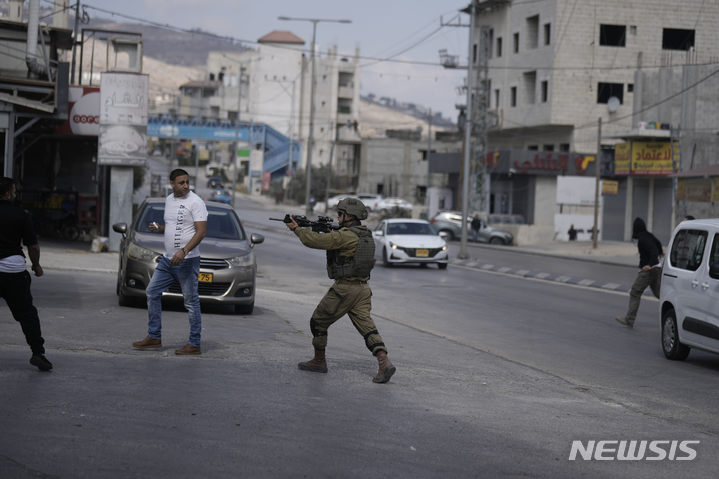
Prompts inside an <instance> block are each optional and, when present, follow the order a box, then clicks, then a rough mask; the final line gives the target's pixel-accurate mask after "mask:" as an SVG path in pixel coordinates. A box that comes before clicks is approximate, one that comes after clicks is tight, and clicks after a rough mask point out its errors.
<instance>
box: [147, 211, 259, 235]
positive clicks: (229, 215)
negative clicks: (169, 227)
mask: <svg viewBox="0 0 719 479" xmlns="http://www.w3.org/2000/svg"><path fill="white" fill-rule="evenodd" d="M164 217H165V205H164V204H163V203H154V204H148V205H147V207H145V209H144V210H143V211H142V216H141V217H140V220H139V221H138V222H137V231H138V232H140V233H149V232H150V223H152V222H153V221H154V222H156V223H158V224H164V223H165V219H164ZM206 237H207V238H216V239H225V240H244V239H245V233H244V231H243V229H242V226H241V225H240V221H239V220H238V219H237V215H235V214H234V212H233V211H232V210H228V209H225V208H214V207H212V206H209V205H208V206H207V236H206Z"/></svg>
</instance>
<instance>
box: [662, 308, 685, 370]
mask: <svg viewBox="0 0 719 479" xmlns="http://www.w3.org/2000/svg"><path fill="white" fill-rule="evenodd" d="M662 350H663V351H664V356H666V357H667V358H668V359H674V360H679V361H682V360H684V359H686V358H687V356H689V351H690V348H689V346H685V345H684V344H682V343H681V342H679V330H678V329H677V318H676V313H675V312H674V310H673V309H668V310H667V311H665V312H664V314H663V315H662Z"/></svg>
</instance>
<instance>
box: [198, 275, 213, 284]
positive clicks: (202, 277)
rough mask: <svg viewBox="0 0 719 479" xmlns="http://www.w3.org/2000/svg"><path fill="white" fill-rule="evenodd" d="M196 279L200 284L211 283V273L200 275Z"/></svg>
mask: <svg viewBox="0 0 719 479" xmlns="http://www.w3.org/2000/svg"><path fill="white" fill-rule="evenodd" d="M197 279H198V280H199V281H200V282H202V283H212V273H200V275H199V277H198V278H197Z"/></svg>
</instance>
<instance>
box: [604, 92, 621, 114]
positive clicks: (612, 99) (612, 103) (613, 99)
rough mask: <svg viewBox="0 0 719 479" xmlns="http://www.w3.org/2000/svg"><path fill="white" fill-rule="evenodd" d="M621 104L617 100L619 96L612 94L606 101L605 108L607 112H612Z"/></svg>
mask: <svg viewBox="0 0 719 479" xmlns="http://www.w3.org/2000/svg"><path fill="white" fill-rule="evenodd" d="M621 104H622V102H621V101H619V98H617V97H615V96H613V97H610V98H609V100H608V101H607V108H608V109H609V113H614V112H615V111H617V110H619V106H620V105H621Z"/></svg>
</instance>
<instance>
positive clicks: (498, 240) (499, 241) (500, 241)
mask: <svg viewBox="0 0 719 479" xmlns="http://www.w3.org/2000/svg"><path fill="white" fill-rule="evenodd" d="M489 244H504V240H503V239H502V238H498V237H497V236H495V237H494V238H490V240H489Z"/></svg>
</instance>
